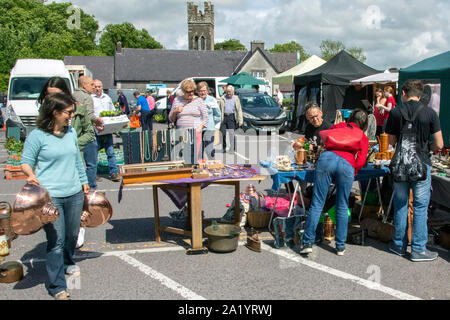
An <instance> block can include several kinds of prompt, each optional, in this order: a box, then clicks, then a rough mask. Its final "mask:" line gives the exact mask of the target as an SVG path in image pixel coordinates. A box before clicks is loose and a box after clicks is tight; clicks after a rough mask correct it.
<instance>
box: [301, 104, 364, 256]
mask: <svg viewBox="0 0 450 320" xmlns="http://www.w3.org/2000/svg"><path fill="white" fill-rule="evenodd" d="M367 124H368V115H367V112H365V111H364V110H361V109H356V110H355V111H353V113H352V114H351V115H350V117H349V119H348V124H347V123H345V122H342V123H339V124H336V125H334V126H332V127H331V128H330V129H329V130H328V131H330V132H331V131H332V130H334V129H339V128H344V127H347V126H348V125H349V126H351V127H352V128H353V130H355V134H358V136H362V139H361V140H360V141H359V143H358V145H356V146H352V148H351V149H352V150H354V151H353V152H350V151H342V150H325V151H324V152H323V153H322V155H321V156H320V157H319V160H318V161H317V163H316V170H315V176H314V190H313V197H312V201H311V207H310V209H309V213H308V216H307V219H306V227H305V233H304V236H303V243H304V245H303V248H302V249H301V251H300V253H301V254H308V253H311V252H312V244H313V243H314V242H315V236H316V229H317V224H318V222H319V218H320V215H321V213H322V210H323V207H324V205H325V200H326V197H327V194H328V189H329V186H330V184H331V182H334V183H335V184H336V251H337V254H338V255H339V256H342V255H344V251H345V240H346V238H347V228H348V226H347V225H348V215H347V209H348V198H349V195H350V191H351V188H352V184H353V180H354V177H355V176H356V174H357V173H358V171H359V170H360V169H361V168H362V167H363V166H364V164H365V162H366V157H367V152H368V150H369V139H367V137H366V135H365V134H364V131H365V130H366V129H367ZM359 131H362V132H359ZM330 134H331V133H330Z"/></svg>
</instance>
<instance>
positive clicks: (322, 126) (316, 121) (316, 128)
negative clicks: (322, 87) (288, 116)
mask: <svg viewBox="0 0 450 320" xmlns="http://www.w3.org/2000/svg"><path fill="white" fill-rule="evenodd" d="M305 108H306V120H308V124H307V125H306V128H305V138H306V139H308V140H313V141H314V140H316V141H317V144H318V145H319V144H320V142H321V139H320V131H322V130H327V129H329V128H330V127H331V126H332V124H331V123H330V122H328V121H327V120H325V119H324V118H323V113H322V110H321V109H320V107H319V105H318V104H317V103H315V102H308V103H307V104H306V105H305Z"/></svg>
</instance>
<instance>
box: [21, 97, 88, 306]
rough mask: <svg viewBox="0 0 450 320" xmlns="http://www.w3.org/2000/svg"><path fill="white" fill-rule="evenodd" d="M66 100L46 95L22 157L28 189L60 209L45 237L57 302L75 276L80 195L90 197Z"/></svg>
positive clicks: (70, 107)
mask: <svg viewBox="0 0 450 320" xmlns="http://www.w3.org/2000/svg"><path fill="white" fill-rule="evenodd" d="M74 108H75V100H73V98H72V97H71V96H70V95H67V94H63V93H55V94H50V95H47V96H46V97H45V98H44V100H43V102H42V106H41V108H40V109H39V117H38V119H37V121H36V126H37V127H36V129H35V130H33V131H32V132H31V133H30V135H29V136H28V137H27V139H26V141H25V145H24V149H23V154H22V157H21V168H22V171H23V172H24V173H25V174H26V175H27V176H28V178H27V181H28V182H30V183H35V184H40V185H42V186H43V187H44V188H45V189H47V191H48V192H49V194H50V197H51V200H52V203H53V204H54V205H55V206H56V207H57V208H58V211H59V218H58V220H56V221H55V222H54V223H49V224H46V225H45V226H44V230H45V233H46V235H47V257H46V268H47V274H48V283H47V285H46V287H47V290H48V292H49V294H50V295H51V296H53V297H54V298H55V299H58V300H66V299H69V298H70V294H69V293H68V292H67V283H66V279H65V275H64V274H67V275H71V276H76V275H79V273H80V271H79V268H78V267H77V266H76V265H75V261H74V259H73V255H74V252H75V245H76V243H77V237H78V230H79V228H80V219H81V212H82V209H83V203H84V194H83V192H84V193H87V192H88V191H89V186H88V180H87V177H86V171H85V169H84V166H83V161H82V160H81V154H80V151H79V149H78V140H77V133H76V131H75V129H73V128H72V127H71V126H70V124H69V122H70V120H71V118H72V117H73V114H74V111H75V109H74Z"/></svg>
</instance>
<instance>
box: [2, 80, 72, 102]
mask: <svg viewBox="0 0 450 320" xmlns="http://www.w3.org/2000/svg"><path fill="white" fill-rule="evenodd" d="M48 79H50V77H20V78H13V79H12V80H11V86H10V88H9V97H8V98H9V100H36V99H37V98H38V97H39V95H40V94H41V91H42V88H43V87H44V85H45V83H46V82H47V81H48ZM64 81H66V84H67V86H68V87H69V88H70V82H69V79H64Z"/></svg>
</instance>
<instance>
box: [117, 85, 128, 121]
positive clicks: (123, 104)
mask: <svg viewBox="0 0 450 320" xmlns="http://www.w3.org/2000/svg"><path fill="white" fill-rule="evenodd" d="M117 95H118V97H117V103H119V108H120V111H122V112H123V113H125V114H126V115H129V114H130V107H129V105H128V99H127V97H126V96H125V95H124V94H123V91H122V90H118V91H117Z"/></svg>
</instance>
